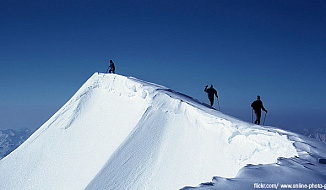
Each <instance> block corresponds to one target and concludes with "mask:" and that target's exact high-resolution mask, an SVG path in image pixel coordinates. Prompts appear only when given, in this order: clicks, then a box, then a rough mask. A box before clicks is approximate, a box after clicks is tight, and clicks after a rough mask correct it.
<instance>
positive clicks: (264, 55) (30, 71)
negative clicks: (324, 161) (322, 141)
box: [0, 0, 326, 129]
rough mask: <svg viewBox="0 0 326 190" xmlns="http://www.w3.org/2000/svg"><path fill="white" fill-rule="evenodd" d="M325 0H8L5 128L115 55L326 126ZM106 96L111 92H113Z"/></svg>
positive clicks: (143, 71)
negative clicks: (258, 101)
mask: <svg viewBox="0 0 326 190" xmlns="http://www.w3.org/2000/svg"><path fill="white" fill-rule="evenodd" d="M325 10H326V2H325V1H318V0H316V1H301V0H296V1H294V0H293V1H292V0H291V1H277V0H273V1H260V0H257V1H232V0H228V1H226V0H225V1H217V0H212V1H208V0H196V1H195V0H179V1H174V0H173V1H172V0H171V1H170V0H168V1H158V0H153V1H148V0H143V1H137V0H136V1H135V0H133V1H131V0H130V1H129V0H127V1H119V0H116V1H107V0H95V1H94V0H93V1H91V0H89V1H85V0H80V1H61V0H53V1H39V0H34V1H22V0H13V1H2V2H1V3H0V27H1V30H0V68H1V69H0V83H1V94H0V115H1V118H0V128H21V127H28V128H31V129H33V128H37V127H39V126H40V125H41V124H42V123H43V122H44V121H46V120H47V119H48V118H49V117H50V116H51V115H53V114H54V112H55V111H56V110H57V109H59V108H60V107H61V106H62V105H63V104H64V103H65V102H67V101H68V100H69V98H70V97H71V96H72V95H73V94H74V93H75V92H76V91H77V90H78V89H79V87H80V86H81V85H82V84H83V83H84V82H85V81H86V80H87V79H88V78H89V77H90V76H91V75H92V74H93V73H94V72H98V71H99V72H105V71H106V69H107V66H108V65H109V60H110V59H112V60H113V61H114V62H115V64H116V72H117V73H118V74H122V75H126V76H134V77H136V78H140V79H142V80H146V81H150V82H154V83H158V84H161V85H164V86H167V87H169V88H172V89H174V90H176V91H179V92H182V93H184V94H187V95H189V96H192V97H194V98H197V99H199V100H201V101H204V102H206V103H208V99H207V96H206V94H205V93H204V92H203V89H204V86H205V85H209V84H213V85H214V87H215V88H216V89H217V90H218V91H219V95H220V99H219V101H220V105H221V109H222V111H223V112H225V113H227V114H230V115H232V116H235V117H238V118H241V119H243V120H246V121H251V108H250V104H251V102H252V101H254V100H255V99H256V96H257V95H260V96H261V98H262V100H263V102H264V105H265V107H266V109H268V110H269V113H268V116H267V119H266V124H268V125H273V126H279V127H281V128H298V127H307V128H309V127H325V126H326V117H325V115H326V102H325V97H326V77H325V72H326V64H325V63H326V32H325V31H326V12H325ZM103 103H105V102H103Z"/></svg>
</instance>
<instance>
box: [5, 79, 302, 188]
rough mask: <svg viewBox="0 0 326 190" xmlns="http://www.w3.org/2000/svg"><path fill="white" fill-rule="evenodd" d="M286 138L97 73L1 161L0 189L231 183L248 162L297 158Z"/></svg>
mask: <svg viewBox="0 0 326 190" xmlns="http://www.w3.org/2000/svg"><path fill="white" fill-rule="evenodd" d="M289 137H290V136H289V135H288V134H287V133H286V132H280V131H278V130H276V129H275V130H274V129H273V128H268V127H265V128H262V127H260V126H256V125H252V124H249V123H246V122H242V121H240V120H237V119H235V118H232V117H230V116H227V115H225V114H223V113H221V112H218V111H216V110H214V109H212V108H211V107H210V106H208V105H206V104H204V103H201V102H199V101H197V100H195V99H193V98H191V97H189V96H186V95H184V94H181V93H178V92H175V91H173V90H171V89H168V88H166V87H163V86H159V85H156V84H152V83H148V82H145V81H141V80H138V79H135V78H132V77H125V76H121V75H116V74H99V73H95V74H94V75H93V76H92V77H91V78H90V79H89V80H88V81H87V82H86V83H85V84H84V85H83V86H82V87H81V88H80V89H79V90H78V91H77V93H76V94H75V95H74V96H73V97H72V98H71V99H70V100H69V101H68V102H67V103H66V104H65V105H64V106H63V107H62V108H61V109H60V110H59V111H58V112H57V113H56V114H54V115H53V116H52V117H51V118H50V119H49V120H48V121H47V122H46V123H44V124H43V125H42V126H41V127H40V128H39V129H38V130H37V131H36V132H35V133H34V134H33V135H32V136H31V137H30V138H29V139H28V140H27V141H26V142H25V143H23V144H22V145H21V146H20V147H19V148H18V149H16V150H15V151H14V152H12V153H11V154H10V155H8V156H7V157H5V158H4V159H2V160H1V161H0V172H1V173H6V174H5V175H0V189H112V190H113V189H114V190H117V189H121V190H125V189H139V190H140V189H141V190H143V189H151V190H152V189H164V190H165V189H180V188H183V187H185V186H197V185H198V184H200V183H202V182H206V181H210V180H211V178H212V177H213V176H220V177H221V178H224V179H227V178H234V177H236V176H237V173H238V172H239V170H240V169H241V168H243V167H244V166H246V165H247V164H255V165H259V164H264V165H268V164H275V163H276V162H278V158H279V157H284V158H289V159H291V158H293V157H295V156H298V155H299V154H300V152H298V151H302V150H301V149H299V148H298V147H297V146H295V142H296V140H297V139H295V138H294V139H291V138H289ZM240 171H241V170H240ZM298 171H300V170H298ZM270 175H272V174H270ZM247 181H248V180H247ZM199 188H201V187H199ZM204 188H205V187H204Z"/></svg>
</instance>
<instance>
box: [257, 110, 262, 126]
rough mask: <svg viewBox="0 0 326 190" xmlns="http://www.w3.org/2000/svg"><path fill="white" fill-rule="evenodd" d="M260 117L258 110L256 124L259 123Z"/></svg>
mask: <svg viewBox="0 0 326 190" xmlns="http://www.w3.org/2000/svg"><path fill="white" fill-rule="evenodd" d="M260 118H261V112H260V111H259V112H258V113H257V122H258V125H260Z"/></svg>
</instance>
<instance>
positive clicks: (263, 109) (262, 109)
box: [261, 103, 267, 113]
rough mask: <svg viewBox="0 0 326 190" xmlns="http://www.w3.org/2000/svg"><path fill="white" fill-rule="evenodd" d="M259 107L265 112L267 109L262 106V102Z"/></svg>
mask: <svg viewBox="0 0 326 190" xmlns="http://www.w3.org/2000/svg"><path fill="white" fill-rule="evenodd" d="M261 109H262V110H264V111H265V112H266V113H267V110H266V109H265V108H264V106H263V103H261Z"/></svg>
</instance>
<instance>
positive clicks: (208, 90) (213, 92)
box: [204, 85, 218, 106]
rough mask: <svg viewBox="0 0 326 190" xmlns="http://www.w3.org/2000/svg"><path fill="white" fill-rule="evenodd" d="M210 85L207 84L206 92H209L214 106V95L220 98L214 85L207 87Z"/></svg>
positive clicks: (209, 97)
mask: <svg viewBox="0 0 326 190" xmlns="http://www.w3.org/2000/svg"><path fill="white" fill-rule="evenodd" d="M207 87H208V85H206V86H205V90H204V91H205V92H207V94H208V99H209V101H210V102H211V106H213V104H214V95H215V96H216V98H218V95H217V91H216V90H215V89H214V88H213V85H211V87H209V88H207Z"/></svg>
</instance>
